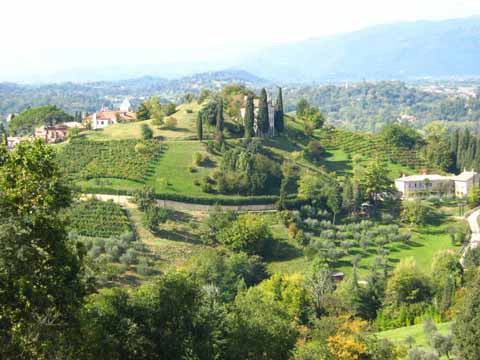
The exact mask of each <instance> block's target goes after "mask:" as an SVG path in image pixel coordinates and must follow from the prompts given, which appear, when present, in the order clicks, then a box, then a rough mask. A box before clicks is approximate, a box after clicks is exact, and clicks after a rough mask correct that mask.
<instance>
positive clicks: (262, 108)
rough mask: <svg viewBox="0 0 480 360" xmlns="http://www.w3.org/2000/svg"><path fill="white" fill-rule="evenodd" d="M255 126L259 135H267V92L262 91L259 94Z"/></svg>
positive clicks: (268, 127)
mask: <svg viewBox="0 0 480 360" xmlns="http://www.w3.org/2000/svg"><path fill="white" fill-rule="evenodd" d="M257 126H258V131H259V133H260V135H262V136H265V135H267V134H268V130H269V129H270V123H269V121H268V98H267V90H265V89H262V91H261V92H260V101H259V104H258V114H257Z"/></svg>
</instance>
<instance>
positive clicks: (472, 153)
mask: <svg viewBox="0 0 480 360" xmlns="http://www.w3.org/2000/svg"><path fill="white" fill-rule="evenodd" d="M450 151H451V156H452V159H451V160H452V165H453V168H454V170H457V171H461V170H463V169H468V170H472V169H473V170H477V171H478V170H479V169H480V137H478V136H475V135H472V134H471V133H470V130H469V129H465V130H463V131H461V130H460V129H456V130H455V131H454V132H453V134H452V135H451V136H450Z"/></svg>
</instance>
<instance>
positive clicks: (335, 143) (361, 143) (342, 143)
mask: <svg viewBox="0 0 480 360" xmlns="http://www.w3.org/2000/svg"><path fill="white" fill-rule="evenodd" d="M319 136H320V138H321V141H322V143H323V144H324V145H325V146H326V147H327V149H334V150H335V149H337V150H338V149H341V150H343V151H345V152H346V153H348V154H350V155H351V156H353V155H355V154H356V155H360V156H362V157H366V158H379V159H381V160H384V161H388V162H391V163H393V164H398V165H400V166H405V167H408V168H411V169H421V168H425V167H426V163H425V160H423V159H422V158H421V156H420V154H419V153H418V152H417V151H415V150H410V149H406V148H399V147H396V146H393V145H390V144H386V143H385V142H384V141H383V140H382V139H380V138H379V137H378V136H376V135H374V134H368V133H361V132H350V131H346V130H342V129H337V128H328V129H324V130H322V131H321V132H319Z"/></svg>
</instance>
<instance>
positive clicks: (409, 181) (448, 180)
mask: <svg viewBox="0 0 480 360" xmlns="http://www.w3.org/2000/svg"><path fill="white" fill-rule="evenodd" d="M479 185H480V174H478V173H477V172H475V171H466V170H464V171H463V172H462V173H461V174H459V175H445V176H444V175H438V174H422V175H411V176H402V177H401V178H399V179H396V180H395V187H396V188H397V190H398V191H399V192H400V193H402V196H403V197H404V198H411V197H418V196H424V195H429V194H454V195H455V196H456V197H459V198H463V197H466V196H467V195H468V194H469V193H470V191H471V190H472V189H473V188H474V187H478V186H479Z"/></svg>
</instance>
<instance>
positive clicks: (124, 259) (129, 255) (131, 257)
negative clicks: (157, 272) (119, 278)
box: [120, 249, 137, 265]
mask: <svg viewBox="0 0 480 360" xmlns="http://www.w3.org/2000/svg"><path fill="white" fill-rule="evenodd" d="M120 262H121V263H122V264H125V265H134V264H136V263H137V252H136V251H135V250H133V249H128V250H127V251H126V253H125V254H123V255H122V256H121V257H120Z"/></svg>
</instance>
